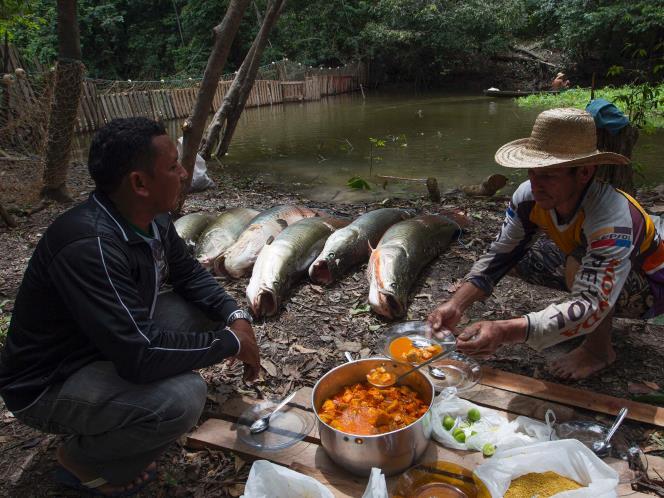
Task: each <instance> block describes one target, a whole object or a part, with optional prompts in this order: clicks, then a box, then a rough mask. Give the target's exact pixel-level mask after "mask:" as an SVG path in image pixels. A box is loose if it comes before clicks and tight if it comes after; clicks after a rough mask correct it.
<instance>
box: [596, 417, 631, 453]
mask: <svg viewBox="0 0 664 498" xmlns="http://www.w3.org/2000/svg"><path fill="white" fill-rule="evenodd" d="M626 416H627V408H624V407H623V408H621V409H620V411H619V412H618V416H617V417H616V420H615V422H613V425H612V426H611V428H610V429H609V432H608V433H607V434H606V437H605V438H604V440H603V441H595V442H594V443H593V448H592V449H593V452H595V454H596V455H603V454H605V453H608V451H609V449H610V448H611V445H610V444H609V441H611V438H612V437H613V435H614V434H615V433H616V431H617V430H618V427H620V424H622V421H623V419H624V418H625V417H626Z"/></svg>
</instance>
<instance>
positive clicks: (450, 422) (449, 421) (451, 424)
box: [443, 415, 455, 431]
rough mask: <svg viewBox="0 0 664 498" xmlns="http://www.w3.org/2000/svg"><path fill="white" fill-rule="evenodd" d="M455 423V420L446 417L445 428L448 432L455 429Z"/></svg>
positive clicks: (444, 420)
mask: <svg viewBox="0 0 664 498" xmlns="http://www.w3.org/2000/svg"><path fill="white" fill-rule="evenodd" d="M454 422H455V420H454V419H453V418H452V417H450V416H449V415H445V418H444V419H443V427H444V428H445V430H446V431H449V430H450V429H451V428H452V427H454Z"/></svg>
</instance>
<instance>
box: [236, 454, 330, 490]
mask: <svg viewBox="0 0 664 498" xmlns="http://www.w3.org/2000/svg"><path fill="white" fill-rule="evenodd" d="M242 496H243V498H298V497H304V496H306V497H307V498H334V495H333V494H332V492H331V491H330V490H329V489H327V488H326V487H325V486H323V485H322V484H321V483H319V482H318V481H317V480H316V479H314V478H313V477H309V476H305V475H304V474H300V473H299V472H295V471H294V470H291V469H288V468H286V467H282V466H281V465H275V464H274V463H272V462H268V461H267V460H256V461H255V462H254V464H253V465H252V466H251V470H250V471H249V478H248V479H247V484H246V485H245V487H244V494H243V495H242Z"/></svg>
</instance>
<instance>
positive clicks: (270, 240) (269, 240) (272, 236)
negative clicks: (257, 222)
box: [265, 235, 274, 246]
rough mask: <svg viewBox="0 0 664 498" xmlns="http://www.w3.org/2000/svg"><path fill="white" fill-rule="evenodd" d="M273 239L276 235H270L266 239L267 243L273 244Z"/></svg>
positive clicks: (267, 244)
mask: <svg viewBox="0 0 664 498" xmlns="http://www.w3.org/2000/svg"><path fill="white" fill-rule="evenodd" d="M273 241H274V235H270V236H269V237H268V238H267V240H266V241H265V245H266V246H269V245H270V244H272V242H273Z"/></svg>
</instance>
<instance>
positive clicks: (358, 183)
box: [346, 176, 371, 190]
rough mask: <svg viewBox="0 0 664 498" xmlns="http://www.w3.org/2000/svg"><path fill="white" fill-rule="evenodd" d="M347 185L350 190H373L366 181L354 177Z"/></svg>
mask: <svg viewBox="0 0 664 498" xmlns="http://www.w3.org/2000/svg"><path fill="white" fill-rule="evenodd" d="M346 185H347V186H349V187H350V188H355V189H358V190H360V189H361V190H371V185H369V183H368V182H367V181H366V180H365V179H364V178H361V177H359V176H353V177H352V178H350V179H349V180H348V182H346Z"/></svg>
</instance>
